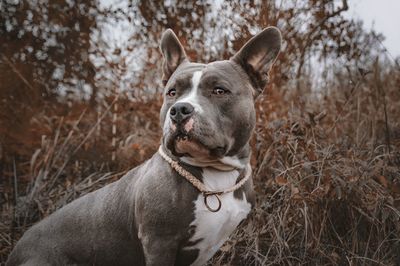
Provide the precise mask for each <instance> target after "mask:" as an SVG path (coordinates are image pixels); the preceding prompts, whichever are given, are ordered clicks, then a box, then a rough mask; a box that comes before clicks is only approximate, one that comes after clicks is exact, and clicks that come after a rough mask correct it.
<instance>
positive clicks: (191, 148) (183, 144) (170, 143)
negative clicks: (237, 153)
mask: <svg viewBox="0 0 400 266" xmlns="http://www.w3.org/2000/svg"><path fill="white" fill-rule="evenodd" d="M166 148H167V149H168V150H169V151H170V152H171V153H172V154H173V155H174V156H177V157H184V156H186V157H192V158H195V159H218V158H220V157H223V156H224V155H225V152H226V149H225V148H224V147H217V148H213V147H209V146H207V145H206V144H204V143H203V142H202V141H200V140H199V139H198V138H196V137H195V136H193V135H191V134H174V135H170V136H168V138H167V140H166Z"/></svg>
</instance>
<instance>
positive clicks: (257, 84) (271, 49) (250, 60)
mask: <svg viewBox="0 0 400 266" xmlns="http://www.w3.org/2000/svg"><path fill="white" fill-rule="evenodd" d="M281 44H282V37H281V33H280V31H279V30H278V29H277V28H275V27H268V28H266V29H264V30H263V31H262V32H260V33H258V34H257V35H256V36H254V37H253V38H251V39H250V40H249V41H248V42H247V43H246V44H245V45H244V46H243V47H242V48H241V49H240V51H239V52H237V53H236V54H235V55H234V56H233V57H232V58H231V60H233V61H234V62H235V63H237V64H239V65H240V66H241V67H242V68H243V69H244V71H245V72H246V73H247V75H248V76H249V78H250V81H251V83H252V85H253V87H254V89H255V95H256V96H257V95H259V94H260V93H261V92H262V91H263V89H264V87H265V85H266V84H267V82H268V72H269V70H270V69H271V66H272V65H273V64H274V62H275V59H276V58H277V57H278V54H279V51H280V50H281Z"/></svg>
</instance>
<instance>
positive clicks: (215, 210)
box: [203, 192, 222, 212]
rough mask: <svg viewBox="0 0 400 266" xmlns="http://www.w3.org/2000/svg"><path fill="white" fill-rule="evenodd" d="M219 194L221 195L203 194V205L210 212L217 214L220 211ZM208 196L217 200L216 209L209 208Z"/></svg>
mask: <svg viewBox="0 0 400 266" xmlns="http://www.w3.org/2000/svg"><path fill="white" fill-rule="evenodd" d="M220 194H221V193H219V192H217V193H216V192H204V193H203V196H204V204H205V205H206V207H207V209H208V210H209V211H210V212H218V211H219V210H220V209H221V205H222V203H221V199H220V198H219V195H220ZM209 196H215V197H216V198H217V200H218V207H217V208H215V209H213V208H211V207H210V205H208V200H207V199H208V197H209Z"/></svg>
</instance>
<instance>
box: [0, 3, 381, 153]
mask: <svg viewBox="0 0 400 266" xmlns="http://www.w3.org/2000/svg"><path fill="white" fill-rule="evenodd" d="M0 7H1V8H0V17H1V21H0V53H1V55H0V69H1V76H0V79H1V80H0V98H1V102H2V105H1V106H2V107H1V108H2V109H1V114H0V115H1V120H0V122H1V127H0V128H1V131H0V140H1V143H2V147H3V153H7V154H8V153H9V152H10V153H11V154H12V153H14V152H15V151H16V150H15V149H18V145H17V146H14V145H13V144H17V143H21V141H24V134H28V135H29V134H30V133H29V130H28V128H29V127H30V125H29V123H30V120H31V118H32V116H33V115H34V114H35V113H37V112H40V111H42V110H44V109H45V108H57V106H60V105H63V104H65V103H66V102H67V101H75V102H76V101H81V102H82V101H83V102H84V103H88V104H90V106H91V108H94V107H95V106H96V105H98V104H99V103H100V102H101V99H104V97H108V96H110V95H112V94H113V93H115V92H116V91H118V92H120V91H122V92H123V94H125V95H127V96H128V97H129V98H130V99H132V98H137V99H139V100H140V99H142V98H143V97H146V98H148V97H152V96H151V95H153V94H158V93H159V92H160V89H161V87H160V78H159V77H160V74H159V73H160V72H159V71H160V64H159V62H160V60H161V55H160V53H159V51H158V42H159V38H160V35H161V33H162V31H163V30H165V29H166V28H172V29H173V30H174V31H175V32H176V33H177V34H178V36H179V37H180V38H181V40H182V41H183V43H184V45H185V47H186V49H187V52H188V55H189V56H190V58H191V59H192V60H194V61H202V62H210V61H214V60H217V59H220V58H229V57H230V56H231V55H232V54H233V53H234V52H235V51H237V50H238V49H239V48H240V47H241V46H242V45H243V43H244V42H245V41H246V40H248V39H249V37H250V36H252V35H254V34H255V33H256V32H258V31H259V30H261V29H262V28H264V27H266V26H269V25H274V26H277V27H279V28H280V29H281V30H282V33H283V35H284V40H285V41H284V52H283V53H282V54H281V56H280V58H279V61H278V64H277V66H276V67H275V69H274V70H275V71H274V75H272V77H273V81H272V84H274V85H277V86H280V87H282V86H284V85H285V84H286V83H288V82H289V83H296V84H297V88H299V86H300V84H301V82H306V81H310V77H312V76H313V75H314V77H312V78H313V79H311V80H314V81H319V82H321V81H322V80H324V79H326V78H327V76H329V75H330V76H329V78H332V73H333V72H332V70H333V69H335V71H339V72H343V71H348V70H349V68H350V69H355V68H357V67H358V66H362V67H364V68H365V67H366V64H367V65H368V64H369V65H371V64H372V62H373V60H374V58H375V57H376V56H377V55H378V54H380V53H381V50H382V49H381V47H380V41H381V40H382V38H383V37H382V36H381V35H379V34H376V33H375V32H366V31H365V30H364V29H363V27H362V22H360V21H354V20H349V19H348V18H345V17H344V16H343V12H345V11H347V10H348V4H347V1H345V0H343V1H333V0H307V1H294V0H293V1H241V2H230V1H217V2H214V1H180V0H177V1H138V2H137V1H128V0H126V1H125V0H124V1H121V0H119V1H105V0H102V1H97V0H90V1H74V0H57V1H18V0H13V1H12V0H7V1H4V2H2V4H1V6H0ZM316 64H317V65H318V67H316ZM317 69H318V70H319V71H316V70H317ZM321 69H322V70H321ZM307 87H310V89H312V84H308V85H307ZM6 144H7V145H6ZM13 147H14V148H13Z"/></svg>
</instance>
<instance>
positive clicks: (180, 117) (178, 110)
mask: <svg viewBox="0 0 400 266" xmlns="http://www.w3.org/2000/svg"><path fill="white" fill-rule="evenodd" d="M193 112H194V107H193V105H191V104H190V103H176V104H174V105H173V106H172V107H171V110H170V111H169V116H170V117H171V120H172V121H174V122H175V123H177V124H179V123H182V122H184V121H185V120H187V119H188V118H189V117H191V116H192V115H193Z"/></svg>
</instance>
